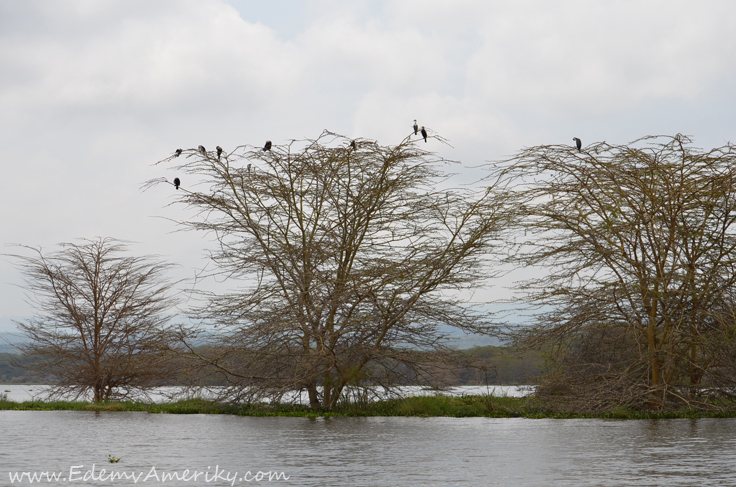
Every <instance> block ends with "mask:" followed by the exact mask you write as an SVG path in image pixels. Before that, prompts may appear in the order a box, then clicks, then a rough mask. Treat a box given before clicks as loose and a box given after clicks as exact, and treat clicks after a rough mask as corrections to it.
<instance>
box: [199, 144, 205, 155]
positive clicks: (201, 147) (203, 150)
mask: <svg viewBox="0 0 736 487" xmlns="http://www.w3.org/2000/svg"><path fill="white" fill-rule="evenodd" d="M199 152H201V153H202V155H203V156H206V155H207V149H205V148H204V146H203V145H200V146H199Z"/></svg>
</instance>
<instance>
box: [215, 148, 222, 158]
mask: <svg viewBox="0 0 736 487" xmlns="http://www.w3.org/2000/svg"><path fill="white" fill-rule="evenodd" d="M215 149H216V150H217V158H218V159H219V158H220V155H222V147H220V146H219V145H218V146H217V147H216V148H215Z"/></svg>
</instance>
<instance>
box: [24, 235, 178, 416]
mask: <svg viewBox="0 0 736 487" xmlns="http://www.w3.org/2000/svg"><path fill="white" fill-rule="evenodd" d="M61 247H62V249H61V250H60V251H57V252H55V253H52V254H51V255H44V253H43V252H42V251H41V249H34V248H30V247H26V250H30V251H32V252H33V253H34V254H35V255H33V256H27V255H13V257H15V258H16V259H17V260H18V262H19V266H20V268H21V269H22V271H23V272H24V274H25V277H26V289H27V290H28V292H29V300H30V301H31V303H32V304H34V305H35V307H36V309H37V311H38V314H37V316H35V317H34V318H32V319H30V320H28V321H26V322H18V323H17V325H18V326H19V328H20V331H21V332H22V333H23V334H25V336H26V337H27V339H28V341H27V342H26V343H24V344H22V345H20V346H19V348H20V349H21V351H22V352H23V353H25V354H28V355H32V356H34V357H35V358H36V359H37V360H36V361H35V362H34V365H33V367H35V368H36V369H37V370H38V371H39V372H41V373H42V374H44V375H45V376H52V377H55V378H57V379H58V382H57V384H56V385H55V386H54V387H53V389H52V390H51V391H50V395H51V397H59V396H68V395H69V394H72V395H75V396H76V397H77V398H78V397H82V396H85V395H86V393H87V392H89V391H91V392H92V395H93V398H94V401H95V402H97V401H102V400H107V399H113V398H122V397H127V396H129V395H130V394H131V393H133V392H134V391H141V390H145V389H147V388H149V387H152V386H155V385H159V384H161V383H162V382H163V381H165V380H166V379H167V378H168V377H170V376H171V374H172V373H173V371H172V370H171V369H169V368H168V367H167V355H166V353H164V351H165V350H166V348H167V346H168V343H169V341H168V338H170V337H168V335H167V331H166V327H167V323H168V321H169V319H170V317H169V316H168V315H167V314H166V313H167V312H168V311H169V310H170V308H171V307H172V306H173V305H174V300H173V298H171V297H170V296H169V291H170V289H171V285H170V284H168V283H165V282H164V273H165V271H166V270H167V269H168V267H169V265H168V264H165V263H162V262H158V261H155V260H152V259H150V258H146V257H129V256H125V255H122V253H123V252H124V251H125V250H126V248H125V246H124V245H123V244H122V243H120V242H117V241H115V240H112V239H98V240H84V241H83V243H81V244H76V243H65V244H61Z"/></svg>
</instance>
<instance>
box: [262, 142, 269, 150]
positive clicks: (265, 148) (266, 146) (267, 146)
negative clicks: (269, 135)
mask: <svg viewBox="0 0 736 487" xmlns="http://www.w3.org/2000/svg"><path fill="white" fill-rule="evenodd" d="M263 150H271V141H270V140H267V141H266V145H264V146H263Z"/></svg>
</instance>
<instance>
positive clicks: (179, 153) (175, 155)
mask: <svg viewBox="0 0 736 487" xmlns="http://www.w3.org/2000/svg"><path fill="white" fill-rule="evenodd" d="M180 155H181V149H176V152H174V157H179V156H180Z"/></svg>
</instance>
